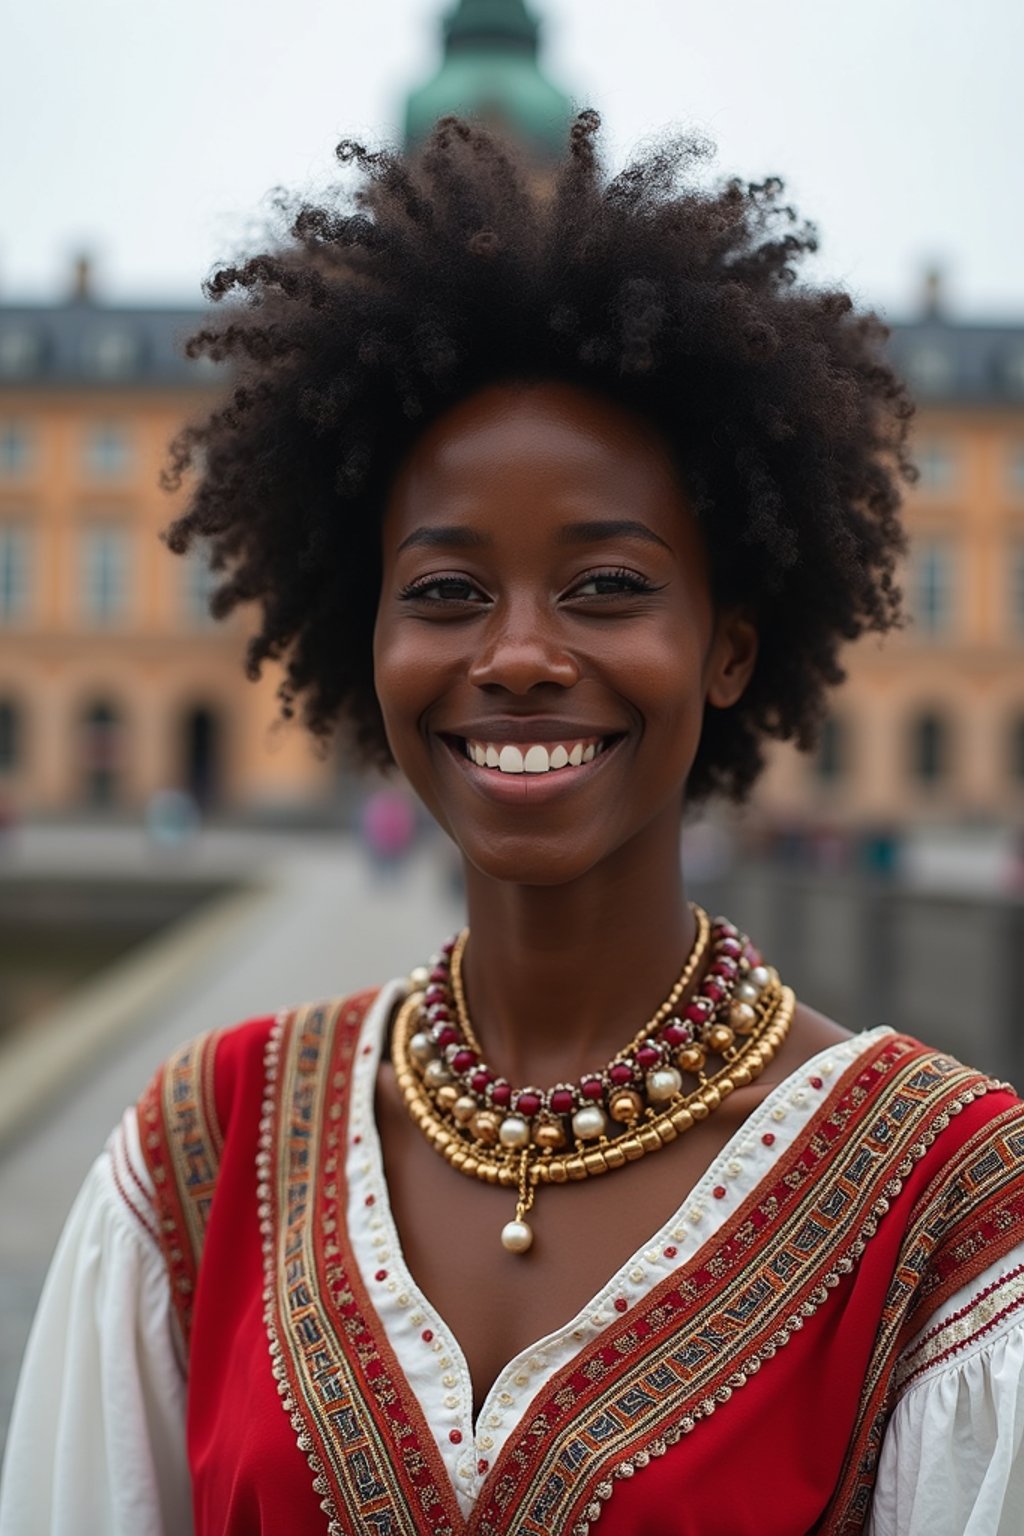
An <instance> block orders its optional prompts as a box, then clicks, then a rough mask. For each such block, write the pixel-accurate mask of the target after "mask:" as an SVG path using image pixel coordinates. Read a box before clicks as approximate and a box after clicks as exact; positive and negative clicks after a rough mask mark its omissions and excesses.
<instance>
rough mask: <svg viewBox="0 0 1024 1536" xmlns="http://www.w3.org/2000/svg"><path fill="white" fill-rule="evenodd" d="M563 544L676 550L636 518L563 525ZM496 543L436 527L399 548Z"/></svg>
mask: <svg viewBox="0 0 1024 1536" xmlns="http://www.w3.org/2000/svg"><path fill="white" fill-rule="evenodd" d="M555 538H556V541H557V543H559V544H600V543H602V542H604V541H607V540H608V539H623V538H626V539H642V540H645V541H646V542H647V543H648V544H660V545H661V547H662V549H667V550H669V552H671V548H672V546H671V545H670V544H666V543H665V540H664V539H662V538H659V536H658V535H657V534H656V533H655V532H654V530H653V528H648V526H647V524H646V523H638V522H636V521H635V520H634V519H632V518H620V517H616V518H592V519H590V520H589V521H585V522H575V523H563V524H562V526H561V527H560V528H559V530H558V532H557V534H556V535H555ZM491 543H493V540H492V539H491V538H490V536H489V535H488V534H486V533H480V532H478V531H477V529H475V528H467V527H465V526H464V525H462V524H458V523H452V524H440V525H437V526H435V527H431V528H428V527H423V528H414V529H413V531H412V533H410V534H409V535H408V536H407V537H406V538H404V539H403V540H402V542H401V544H399V546H398V552H399V554H400V553H401V552H402V550H403V549H417V548H418V549H480V548H483V547H485V546H487V545H489V544H491Z"/></svg>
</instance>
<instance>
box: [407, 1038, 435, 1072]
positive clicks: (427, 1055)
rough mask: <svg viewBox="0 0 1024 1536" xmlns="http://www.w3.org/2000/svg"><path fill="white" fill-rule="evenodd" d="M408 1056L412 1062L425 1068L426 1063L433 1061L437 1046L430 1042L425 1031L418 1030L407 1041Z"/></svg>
mask: <svg viewBox="0 0 1024 1536" xmlns="http://www.w3.org/2000/svg"><path fill="white" fill-rule="evenodd" d="M409 1055H410V1056H411V1057H412V1059H413V1061H415V1062H418V1063H419V1065H420V1066H421V1067H425V1066H426V1064H427V1062H428V1061H433V1059H434V1057H435V1056H436V1055H437V1046H436V1045H435V1044H434V1042H433V1040H431V1038H430V1036H429V1035H428V1034H427V1032H426V1030H424V1029H421V1030H418V1031H417V1033H416V1034H415V1035H413V1037H412V1039H411V1040H410V1041H409Z"/></svg>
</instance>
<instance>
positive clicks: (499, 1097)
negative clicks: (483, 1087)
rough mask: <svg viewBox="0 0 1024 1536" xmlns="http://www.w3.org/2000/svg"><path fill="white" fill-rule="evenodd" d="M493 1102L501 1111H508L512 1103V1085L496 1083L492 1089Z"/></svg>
mask: <svg viewBox="0 0 1024 1536" xmlns="http://www.w3.org/2000/svg"><path fill="white" fill-rule="evenodd" d="M491 1100H492V1102H493V1103H495V1104H497V1106H498V1108H499V1109H507V1108H508V1106H509V1104H510V1103H511V1102H512V1085H511V1083H495V1085H494V1087H493V1088H492V1089H491Z"/></svg>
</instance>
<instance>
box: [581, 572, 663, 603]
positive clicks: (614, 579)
mask: <svg viewBox="0 0 1024 1536" xmlns="http://www.w3.org/2000/svg"><path fill="white" fill-rule="evenodd" d="M656 591H658V588H657V587H656V586H655V585H654V584H653V582H650V581H648V580H647V577H646V576H641V575H640V574H639V573H638V572H637V571H628V570H609V571H591V573H590V574H589V575H588V576H584V578H583V580H582V581H579V582H577V584H576V586H575V587H573V588H572V590H571V592H570V593H569V594H568V595H569V596H570V597H631V596H634V595H635V594H636V593H638V592H656Z"/></svg>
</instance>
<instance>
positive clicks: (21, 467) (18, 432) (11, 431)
mask: <svg viewBox="0 0 1024 1536" xmlns="http://www.w3.org/2000/svg"><path fill="white" fill-rule="evenodd" d="M31 460H32V439H31V437H30V435H29V431H28V428H27V427H26V426H25V425H24V424H23V423H22V422H20V421H0V476H6V475H23V474H24V473H25V471H26V470H27V469H28V467H29V464H30V463H31Z"/></svg>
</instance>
